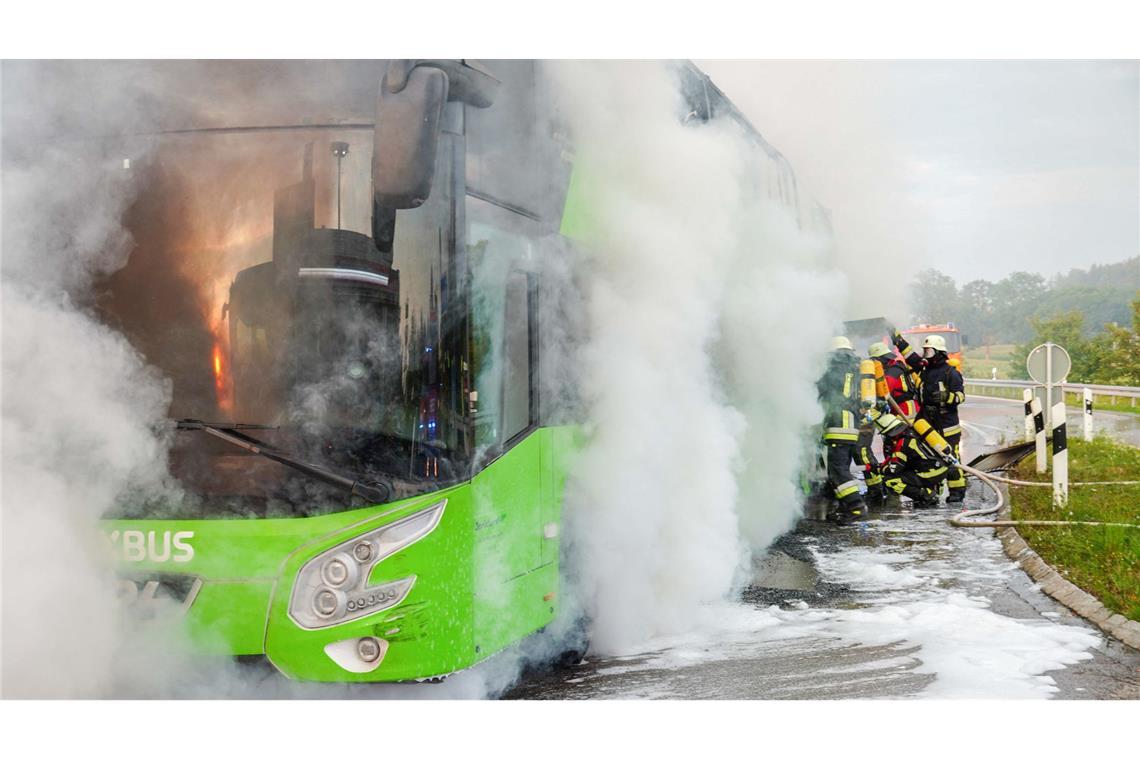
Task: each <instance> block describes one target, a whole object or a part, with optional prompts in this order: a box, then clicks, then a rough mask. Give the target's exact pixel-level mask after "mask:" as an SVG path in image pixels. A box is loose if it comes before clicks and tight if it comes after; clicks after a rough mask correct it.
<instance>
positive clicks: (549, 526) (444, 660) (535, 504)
mask: <svg viewBox="0 0 1140 760" xmlns="http://www.w3.org/2000/svg"><path fill="white" fill-rule="evenodd" d="M571 446H573V435H572V433H570V432H569V429H567V428H540V429H538V430H535V431H534V432H532V433H531V434H530V435H528V436H527V437H526V438H525V439H524V440H522V441H520V442H518V443H517V444H516V445H515V446H514V447H512V448H511V449H510V450H509V451H507V452H505V453H504V454H503V455H502V456H500V457H499V458H498V459H496V460H495V461H494V462H492V463H491V464H490V465H489V466H488V467H486V468H485V469H484V470H483V471H482V472H480V473H478V474H477V475H476V476H475V477H474V479H473V480H472V481H471V482H469V483H464V484H461V485H458V486H453V487H451V488H447V489H444V490H441V491H436V492H433V493H427V494H422V495H419V496H416V497H413V498H410V499H405V500H403V501H400V502H395V503H391V504H382V505H377V506H374V507H368V508H365V509H357V510H352V511H348V512H340V513H336V514H330V515H321V516H319V517H307V518H293V519H248V520H240V519H235V520H116V521H105V522H104V523H103V526H102V528H103V531H104V533H105V534H106V535H107V538H108V539H109V540H110V542H111V544H112V546H113V547H114V548H115V549H116V551H117V552H118V555H119V559H120V571H121V572H122V574H123V575H124V577H128V578H131V579H134V580H135V583H136V584H137V585H138V587H139V588H142V587H144V586H145V585H146V582H147V581H148V580H150V579H167V580H169V579H170V578H171V577H175V578H178V579H181V581H182V582H181V583H180V584H174V585H176V586H179V587H181V588H183V589H187V588H191V587H192V588H193V591H191V592H189V593H186V594H185V600H183V599H178V600H177V601H179V602H184V603H185V605H186V609H185V612H184V614H185V628H186V631H187V632H188V634H189V639H190V641H191V642H192V645H193V647H194V648H195V649H196V650H197V651H200V652H202V653H206V654H218V655H256V654H264V655H265V656H266V657H267V658H268V659H269V660H270V662H272V663H273V664H274V665H275V666H276V667H277V668H278V669H279V670H280V671H281V672H282V673H284V674H285V675H287V676H289V677H290V678H294V679H298V680H310V681H349V682H351V681H400V680H412V679H422V678H429V677H433V676H440V675H446V674H449V673H453V672H455V671H457V670H462V669H464V668H467V667H470V666H471V665H473V664H474V663H476V662H477V661H479V660H481V659H483V658H485V657H488V656H490V655H491V654H493V653H495V652H496V651H499V650H501V649H502V648H504V647H506V646H509V645H510V644H512V643H514V642H516V641H518V640H519V639H521V638H523V637H524V636H526V635H528V634H530V633H533V632H534V631H536V630H538V629H539V628H541V627H543V626H544V625H546V624H547V623H549V622H550V620H551V619H553V617H554V615H555V614H556V613H557V609H558V590H559V589H558V584H559V577H558V546H559V543H560V537H559V535H558V533H559V526H558V518H559V514H560V503H561V500H562V493H561V489H562V487H563V484H564V482H565V472H564V471H563V469H562V468H563V466H564V464H565V454H564V451H563V450H562V449H563V448H565V447H571ZM444 500H446V506H445V508H444V510H443V514H442V516H441V518H440V520H439V523H438V524H437V525H436V527H435V528H434V529H433V530H432V531H431V532H430V533H428V534H427V535H425V536H424V537H422V538H420V539H419V540H417V541H415V542H414V543H411V544H410V545H408V546H406V547H404V548H402V549H400V550H399V551H396V552H395V553H393V554H392V555H390V556H388V557H386V558H384V559H383V560H381V561H380V562H378V563H377V564H376V565H375V566H374V567H373V570H372V573H371V575H370V577H369V578H368V581H369V585H375V584H381V583H385V582H388V581H397V580H401V579H409V578H413V577H414V582H412V585H411V588H410V590H409V591H408V593H407V595H406V596H405V597H404V598H403V599H402V600H401V601H400V602H399V603H398V604H397V605H396V606H394V607H391V608H389V609H386V610H381V611H378V612H375V613H372V614H368V615H365V616H363V617H360V618H358V619H356V620H349V621H345V622H341V623H337V624H335V625H329V626H327V627H319V628H312V629H309V628H305V627H303V626H302V625H301V624H300V623H299V622H298V621H297V620H295V619H294V617H293V616H292V615H291V614H290V604H291V600H292V599H293V595H294V585H295V582H296V580H297V578H298V573H299V572H300V571H301V569H302V568H303V567H304V566H305V564H306V563H307V562H309V561H310V560H311V559H313V558H314V557H316V556H317V555H319V554H321V553H323V552H325V551H326V550H329V549H332V548H333V547H338V546H341V545H344V546H345V547H346V549H347V547H349V546H351V545H352V544H353V542H354V541H355V540H356V539H358V538H359V537H360V536H362V535H363V534H365V533H368V532H370V531H374V530H376V529H377V528H379V527H381V526H384V525H388V524H391V523H394V522H396V521H398V520H400V519H402V518H405V517H408V516H410V515H414V514H417V513H420V512H423V511H425V510H427V509H429V508H431V507H433V506H434V505H437V504H439V503H440V502H442V501H444ZM548 535H549V537H547V536H548ZM307 593H312V592H311V591H310V592H307ZM298 595H299V601H298V603H299V604H306V603H311V600H309V599H308V598H307V597H305V596H304V594H303V593H301V592H298ZM365 636H372V637H376V638H377V639H382V640H383V641H384V642H387V649H386V652H385V654H384V656H383V658H382V660H381V661H380V665H379V666H378V667H376V668H375V669H374V670H372V671H370V672H363V673H360V672H351V671H350V670H347V669H346V668H345V667H342V666H341V665H339V664H338V663H337V662H336V661H335V660H334V659H333V658H332V657H331V656H330V655H329V654H328V653H327V652H326V649H325V648H326V646H328V645H330V644H336V643H337V642H355V641H358V640H359V639H360V638H361V637H365Z"/></svg>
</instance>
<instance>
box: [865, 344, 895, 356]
mask: <svg viewBox="0 0 1140 760" xmlns="http://www.w3.org/2000/svg"><path fill="white" fill-rule="evenodd" d="M890 352H891V349H889V348H887V344H886V343H883V342H882V341H879V342H878V343H872V344H871V347H870V348H868V349H867V355H868V356H870V357H871V358H872V359H878V358H879V357H880V356H886V355H887V354H889V353H890Z"/></svg>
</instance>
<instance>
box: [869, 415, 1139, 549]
mask: <svg viewBox="0 0 1140 760" xmlns="http://www.w3.org/2000/svg"><path fill="white" fill-rule="evenodd" d="M886 399H887V403H888V404H889V405H890V407H891V410H892V411H893V412H894V413H895V416H896V417H898V418H899V419H901V420H903V422H904V423H905V424H906V426H907V427H909V428H910V429H911V430H913V431H914V432H915V434H916V435H918V436H919V438H920V439H921V440H924V441H925V440H926V438H927V436H924V435H923V434H922V432H921V431H919V430H918V428H917V427H916V426H915V424H914V423H913V422H912V421H911V419H910V418H909V417H907V416H906V414H904V413H903V411H902V409H900V408H899V405H898V403H897V402H896V401H895V400H894V399H893V398H891V396H890V395H889V394H888V395H887V397H886ZM938 438H939V439H940V440H941V441H942V442H943V443H945V439H942V438H941V436H938ZM931 448H932V449H934V451H935V453H937V454H938V455H939V456H940V457H942V459H943V460H944V461H945V462H946V463H947V464H949V465H952V466H954V467H958V468H960V469H962V470H964V471H965V472H968V473H970V474H971V475H973V476H974V477H976V478H977V479H978V480H980V481H982V483H984V484H985V485H986V486H987V487H989V489H990V490H991V491H993V492H994V495H995V496H997V504H994V505H993V506H989V507H984V508H982V509H969V510H965V511H963V512H960V513H958V514H957V515H956V516H954V517H951V518H950V524H951V525H953V526H954V527H956V528H1006V527H1012V526H1015V525H1102V526H1111V527H1118V528H1140V525H1134V524H1132V523H1106V522H1091V521H1086V520H985V521H981V520H967V519H966V518H971V517H981V516H983V515H992V514H994V513H995V512H998V511H999V510H1000V509H1001V508H1002V507H1003V506H1005V496H1004V495H1003V494H1002V492H1001V489H1000V488H998V486H997V483H999V482H1001V483H1008V484H1010V485H1019V486H1021V485H1024V486H1038V487H1047V488H1051V487H1052V485H1053V484H1052V483H1035V482H1032V481H1028V480H1014V479H1013V478H1002V477H999V476H997V475H991V474H989V473H985V472H982V471H981V470H978V469H975V468H973V467H970V466H969V465H966V464H962V463H961V462H959V461H957V459H956V458H955V457H953V456H951V455H948V454H945V453H944V452H943V451H941V450H939V449H940V447H939V446H937V445H932V446H931ZM1138 483H1140V481H1120V482H1108V481H1097V482H1089V483H1072V484H1070V485H1075V486H1076V485H1085V486H1088V485H1136V484H1138Z"/></svg>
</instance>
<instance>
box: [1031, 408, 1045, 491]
mask: <svg viewBox="0 0 1140 760" xmlns="http://www.w3.org/2000/svg"><path fill="white" fill-rule="evenodd" d="M1029 408H1030V410H1031V411H1032V413H1033V430H1034V434H1033V435H1034V440H1035V441H1036V442H1037V448H1036V449H1035V452H1034V453H1035V454H1036V455H1037V472H1045V470H1046V468H1047V467H1048V462H1049V456H1048V455H1047V454H1046V453H1045V415H1044V414H1043V413H1042V411H1041V399H1039V398H1037V397H1036V396H1034V397H1033V400H1032V401H1030V402H1029Z"/></svg>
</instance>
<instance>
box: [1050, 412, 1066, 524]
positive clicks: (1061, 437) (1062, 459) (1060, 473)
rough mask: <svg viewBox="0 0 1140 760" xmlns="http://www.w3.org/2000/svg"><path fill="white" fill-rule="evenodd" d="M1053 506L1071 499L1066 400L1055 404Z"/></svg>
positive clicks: (1063, 503)
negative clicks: (1066, 432)
mask: <svg viewBox="0 0 1140 760" xmlns="http://www.w3.org/2000/svg"><path fill="white" fill-rule="evenodd" d="M1050 416H1051V417H1052V418H1053V506H1054V507H1064V506H1065V504H1066V503H1068V501H1069V442H1068V440H1067V436H1066V434H1065V401H1064V399H1062V400H1061V402H1060V403H1057V404H1054V405H1053V412H1052V414H1051V415H1050Z"/></svg>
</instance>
